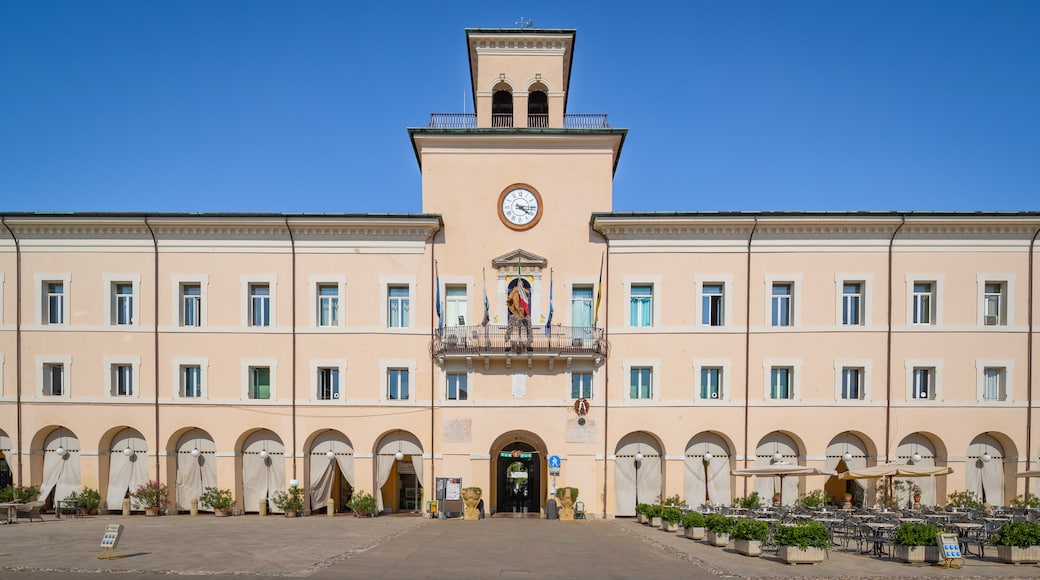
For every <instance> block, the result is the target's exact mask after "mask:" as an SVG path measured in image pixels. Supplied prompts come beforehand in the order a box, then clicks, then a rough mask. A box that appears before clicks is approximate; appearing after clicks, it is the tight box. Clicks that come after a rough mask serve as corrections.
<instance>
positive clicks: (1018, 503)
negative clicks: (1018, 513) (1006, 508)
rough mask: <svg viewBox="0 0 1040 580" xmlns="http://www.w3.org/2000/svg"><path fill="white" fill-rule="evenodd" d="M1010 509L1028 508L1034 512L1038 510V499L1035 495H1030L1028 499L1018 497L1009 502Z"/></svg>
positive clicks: (1039, 505) (1039, 503)
mask: <svg viewBox="0 0 1040 580" xmlns="http://www.w3.org/2000/svg"><path fill="white" fill-rule="evenodd" d="M1011 507H1016V508H1030V509H1034V510H1035V509H1037V508H1040V497H1038V496H1036V495H1030V496H1029V499H1026V498H1025V496H1022V495H1020V496H1018V497H1016V498H1015V499H1013V500H1011Z"/></svg>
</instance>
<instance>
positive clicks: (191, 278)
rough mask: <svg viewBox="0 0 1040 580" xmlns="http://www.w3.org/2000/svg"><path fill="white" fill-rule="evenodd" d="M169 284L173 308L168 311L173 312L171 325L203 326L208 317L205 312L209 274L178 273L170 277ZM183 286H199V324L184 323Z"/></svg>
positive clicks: (207, 321) (206, 323)
mask: <svg viewBox="0 0 1040 580" xmlns="http://www.w3.org/2000/svg"><path fill="white" fill-rule="evenodd" d="M170 286H171V288H172V290H173V308H172V309H171V310H170V312H172V313H173V316H174V320H173V326H175V327H177V328H183V329H193V328H205V327H206V326H207V325H208V323H209V319H208V316H207V314H206V310H207V308H206V305H207V304H209V275H208V274H194V275H182V274H178V275H175V276H172V277H171V278H170ZM185 286H198V287H199V325H198V326H185V325H184V300H183V298H184V295H183V292H184V287H185Z"/></svg>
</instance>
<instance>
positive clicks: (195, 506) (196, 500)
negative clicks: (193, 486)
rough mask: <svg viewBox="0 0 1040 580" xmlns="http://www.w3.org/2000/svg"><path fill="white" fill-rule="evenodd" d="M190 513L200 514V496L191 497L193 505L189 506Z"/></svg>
mask: <svg viewBox="0 0 1040 580" xmlns="http://www.w3.org/2000/svg"><path fill="white" fill-rule="evenodd" d="M188 513H190V514H191V515H193V516H197V515H199V498H197V497H193V498H191V507H190V508H188Z"/></svg>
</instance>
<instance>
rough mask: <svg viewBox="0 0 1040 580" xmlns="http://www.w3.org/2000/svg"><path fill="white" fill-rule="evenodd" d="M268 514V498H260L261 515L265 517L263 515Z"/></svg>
mask: <svg viewBox="0 0 1040 580" xmlns="http://www.w3.org/2000/svg"><path fill="white" fill-rule="evenodd" d="M266 515H267V500H266V499H262V500H260V516H261V517H263V516H266Z"/></svg>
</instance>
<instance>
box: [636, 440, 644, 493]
mask: <svg viewBox="0 0 1040 580" xmlns="http://www.w3.org/2000/svg"><path fill="white" fill-rule="evenodd" d="M635 460H636V461H635V465H636V507H639V464H640V463H642V462H643V452H642V451H636V455H635Z"/></svg>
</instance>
